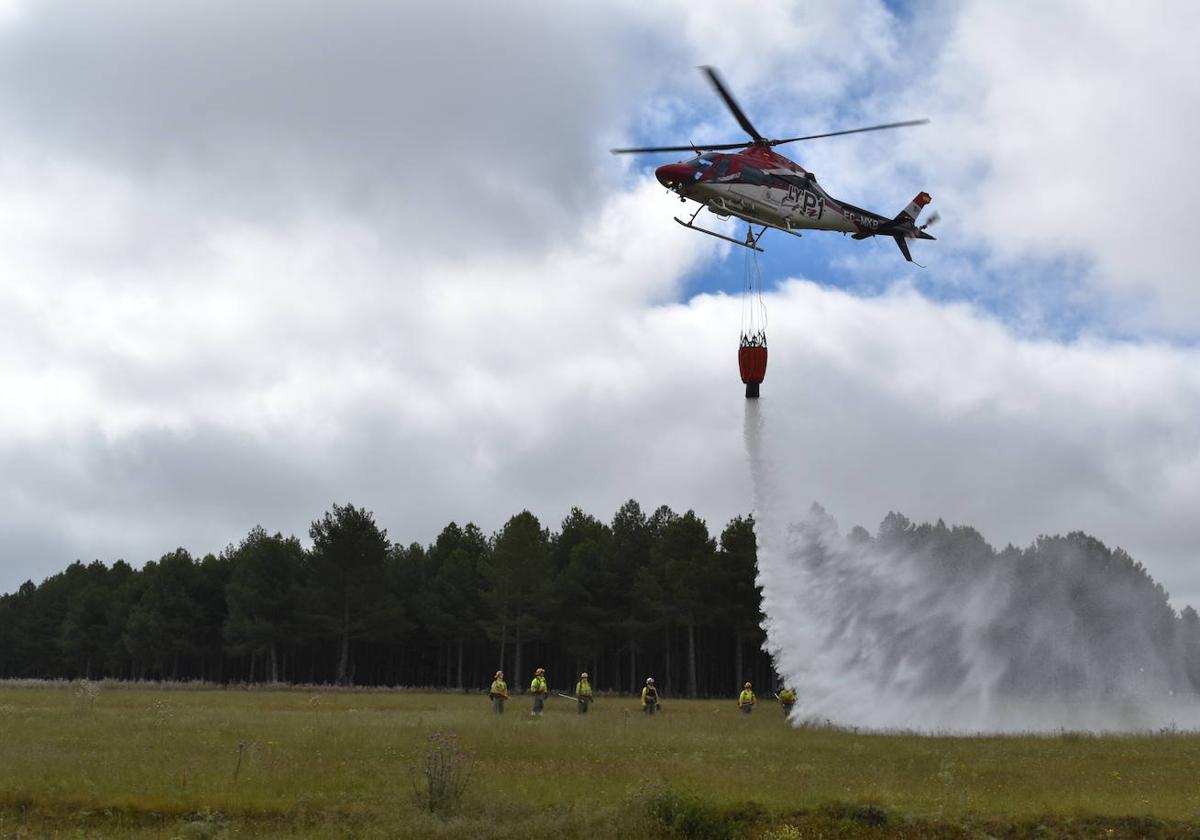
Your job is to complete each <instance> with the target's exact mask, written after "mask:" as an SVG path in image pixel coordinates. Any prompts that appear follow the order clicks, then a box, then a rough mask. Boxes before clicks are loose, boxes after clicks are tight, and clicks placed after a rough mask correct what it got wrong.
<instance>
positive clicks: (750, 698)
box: [737, 683, 757, 715]
mask: <svg viewBox="0 0 1200 840" xmlns="http://www.w3.org/2000/svg"><path fill="white" fill-rule="evenodd" d="M755 702H757V701H756V699H755V697H754V691H753V689H752V688H751V687H750V683H746V684H745V685H744V686H742V693H741V694H739V695H738V702H737V705H738V708H739V709H741V710H742V714H744V715H748V714H750V713H751V712H753V711H754V704H755Z"/></svg>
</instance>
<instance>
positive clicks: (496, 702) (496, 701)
mask: <svg viewBox="0 0 1200 840" xmlns="http://www.w3.org/2000/svg"><path fill="white" fill-rule="evenodd" d="M488 697H490V698H491V699H492V711H494V712H495V713H496V714H498V715H502V714H504V701H505V700H507V699H508V683H506V682H505V681H504V672H503V671H497V672H496V676H494V677H492V687H491V689H489V690H488Z"/></svg>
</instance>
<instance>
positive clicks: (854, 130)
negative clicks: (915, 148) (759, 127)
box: [767, 120, 929, 146]
mask: <svg viewBox="0 0 1200 840" xmlns="http://www.w3.org/2000/svg"><path fill="white" fill-rule="evenodd" d="M927 122H929V120H906V121H905V122H898V123H885V124H884V125H871V126H867V127H866V128H852V129H850V130H848V131H830V132H829V133H827V134H809V135H808V136H806V137H788V138H787V139H786V140H769V141H767V145H768V146H779V145H782V144H784V143H795V142H796V141H797V140H816V139H818V138H820V137H839V136H841V135H843V134H861V133H862V132H864V131H883V130H884V129H888V128H906V127H908V126H910V125H925V124H926V123H927Z"/></svg>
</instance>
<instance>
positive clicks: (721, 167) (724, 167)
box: [713, 158, 731, 178]
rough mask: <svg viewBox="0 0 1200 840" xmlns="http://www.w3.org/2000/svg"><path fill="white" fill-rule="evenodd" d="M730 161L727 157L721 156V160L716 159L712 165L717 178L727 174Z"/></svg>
mask: <svg viewBox="0 0 1200 840" xmlns="http://www.w3.org/2000/svg"><path fill="white" fill-rule="evenodd" d="M730 163H731V161H730V159H729V158H722V159H721V160H719V161H717V165H716V166H714V167H713V173H714V174H715V175H716V176H717V177H718V178H720V177H721V176H722V175H728V174H729V166H730Z"/></svg>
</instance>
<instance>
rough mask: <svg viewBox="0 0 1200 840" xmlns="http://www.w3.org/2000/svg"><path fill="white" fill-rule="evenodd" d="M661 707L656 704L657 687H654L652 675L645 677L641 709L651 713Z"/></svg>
mask: <svg viewBox="0 0 1200 840" xmlns="http://www.w3.org/2000/svg"><path fill="white" fill-rule="evenodd" d="M661 708H662V706H660V705H659V704H658V689H657V688H655V687H654V677H647V678H646V685H645V687H644V688H643V689H642V711H643V712H645V713H646V714H648V715H652V714H654V713H655V712H657V711H658V710H659V709H661Z"/></svg>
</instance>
